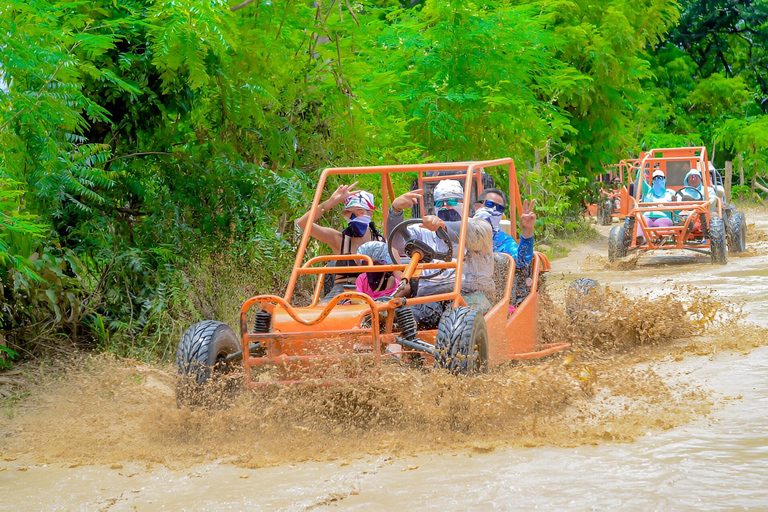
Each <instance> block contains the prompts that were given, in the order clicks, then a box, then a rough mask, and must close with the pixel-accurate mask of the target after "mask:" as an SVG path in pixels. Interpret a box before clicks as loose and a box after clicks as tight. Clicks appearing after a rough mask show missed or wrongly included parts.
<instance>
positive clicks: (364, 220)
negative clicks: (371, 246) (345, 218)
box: [342, 214, 371, 238]
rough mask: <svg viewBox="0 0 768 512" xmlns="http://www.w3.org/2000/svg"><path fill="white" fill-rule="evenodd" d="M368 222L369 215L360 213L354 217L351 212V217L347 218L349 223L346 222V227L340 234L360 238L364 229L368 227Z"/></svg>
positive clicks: (369, 221) (369, 219)
mask: <svg viewBox="0 0 768 512" xmlns="http://www.w3.org/2000/svg"><path fill="white" fill-rule="evenodd" d="M370 223H371V216H370V215H361V216H360V217H356V216H355V215H354V214H352V218H351V219H350V220H349V224H347V227H346V229H344V231H342V234H344V235H346V236H352V237H355V238H360V237H361V236H363V235H364V234H365V231H366V230H367V229H368V225H369V224H370Z"/></svg>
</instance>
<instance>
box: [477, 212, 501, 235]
mask: <svg viewBox="0 0 768 512" xmlns="http://www.w3.org/2000/svg"><path fill="white" fill-rule="evenodd" d="M475 216H477V217H481V218H483V219H488V222H490V223H491V227H492V228H493V232H494V233H495V232H496V231H498V230H499V223H500V222H501V212H500V211H497V210H496V209H495V208H488V207H487V206H483V207H482V208H478V209H477V211H476V212H475Z"/></svg>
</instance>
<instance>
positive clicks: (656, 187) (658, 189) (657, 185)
mask: <svg viewBox="0 0 768 512" xmlns="http://www.w3.org/2000/svg"><path fill="white" fill-rule="evenodd" d="M666 191H667V180H665V179H664V178H661V179H656V180H653V195H655V196H656V197H661V196H663V195H664V193H665V192H666Z"/></svg>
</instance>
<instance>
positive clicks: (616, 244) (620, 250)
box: [608, 226, 629, 263]
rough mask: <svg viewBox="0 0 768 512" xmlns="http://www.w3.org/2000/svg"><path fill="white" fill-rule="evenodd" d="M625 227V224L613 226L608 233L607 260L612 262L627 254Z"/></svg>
mask: <svg viewBox="0 0 768 512" xmlns="http://www.w3.org/2000/svg"><path fill="white" fill-rule="evenodd" d="M628 245H629V244H627V229H626V227H625V226H614V227H613V228H611V233H610V235H608V261H610V262H611V263H613V262H614V261H616V260H620V259H621V258H623V257H625V256H626V255H627V246H628Z"/></svg>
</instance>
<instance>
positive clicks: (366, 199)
mask: <svg viewBox="0 0 768 512" xmlns="http://www.w3.org/2000/svg"><path fill="white" fill-rule="evenodd" d="M352 208H362V209H363V210H375V209H376V206H375V205H374V202H373V194H371V193H370V192H366V191H365V190H361V191H360V192H358V193H356V194H352V195H351V196H349V197H348V198H346V199H345V200H344V209H345V210H351V209H352Z"/></svg>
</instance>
